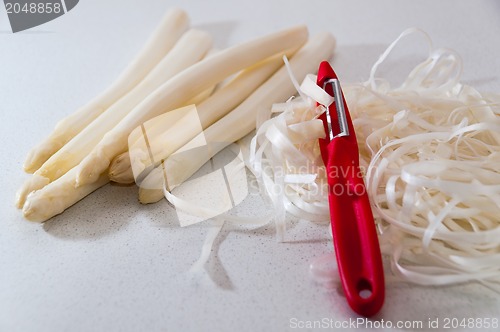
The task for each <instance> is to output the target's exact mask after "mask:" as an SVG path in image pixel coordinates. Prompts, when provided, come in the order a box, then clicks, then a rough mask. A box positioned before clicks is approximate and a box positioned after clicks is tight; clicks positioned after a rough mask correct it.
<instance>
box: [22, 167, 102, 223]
mask: <svg viewBox="0 0 500 332" xmlns="http://www.w3.org/2000/svg"><path fill="white" fill-rule="evenodd" d="M75 175H76V169H75V168H73V169H71V170H70V171H69V172H67V173H66V174H64V175H63V176H61V177H60V178H59V179H57V180H56V181H54V182H52V183H49V184H48V185H46V186H45V187H43V188H42V189H40V190H37V191H35V192H32V193H31V194H29V195H28V197H27V198H26V203H25V204H24V207H23V215H24V217H25V218H26V219H28V220H30V221H37V222H43V221H46V220H48V219H50V218H52V217H53V216H55V215H58V214H60V213H62V212H63V211H64V210H66V209H67V208H68V207H70V206H71V205H73V204H75V203H76V202H78V201H79V200H81V199H82V198H84V197H85V196H87V195H88V194H90V193H91V192H93V191H95V190H97V189H99V188H100V187H102V186H104V185H105V184H106V183H108V182H109V179H108V174H107V172H104V173H103V174H101V176H99V178H98V179H97V181H95V182H94V183H90V184H87V185H85V186H80V187H78V188H75V178H76V177H75Z"/></svg>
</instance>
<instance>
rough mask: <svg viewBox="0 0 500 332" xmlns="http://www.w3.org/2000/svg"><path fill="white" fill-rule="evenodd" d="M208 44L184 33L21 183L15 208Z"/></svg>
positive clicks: (202, 35) (202, 36) (206, 38)
mask: <svg viewBox="0 0 500 332" xmlns="http://www.w3.org/2000/svg"><path fill="white" fill-rule="evenodd" d="M211 45H212V38H211V37H210V35H209V34H208V33H206V32H203V31H200V30H194V29H193V30H189V31H188V32H186V33H185V34H184V35H183V36H182V37H181V38H180V39H179V41H178V42H177V43H176V44H175V46H174V47H173V48H172V50H171V51H170V52H168V54H167V55H166V56H165V57H164V58H163V59H162V60H161V61H160V63H158V65H157V66H155V68H153V70H152V71H151V72H150V73H149V74H148V75H147V76H146V77H145V78H144V79H143V80H142V81H141V82H140V83H139V84H138V85H137V86H136V87H135V88H134V89H132V90H131V91H130V92H129V93H127V94H126V95H125V96H123V97H122V98H120V99H119V100H118V101H117V102H116V103H114V104H113V105H112V106H111V107H110V108H109V109H108V110H107V111H106V112H104V113H102V114H101V115H100V116H99V117H98V118H97V119H95V120H94V121H93V122H92V123H90V124H89V125H88V126H87V127H85V128H84V129H83V130H82V131H81V132H80V133H78V134H77V135H76V136H75V137H74V138H73V139H72V140H70V141H69V142H68V143H66V144H65V145H64V146H63V147H62V148H61V149H59V150H58V151H57V152H56V153H55V154H53V155H52V156H51V157H50V158H49V159H48V160H47V161H46V162H45V163H44V164H43V165H42V166H41V167H40V168H39V169H38V170H37V171H36V172H35V173H34V174H33V177H31V178H29V179H28V180H26V181H25V183H24V184H23V186H22V187H21V189H20V190H19V191H18V193H17V198H16V205H17V207H18V208H21V207H22V206H23V204H24V201H25V199H26V196H27V195H28V194H29V193H30V192H32V191H34V190H37V189H40V188H42V187H43V185H45V184H47V183H50V182H52V181H54V180H55V179H57V178H58V177H60V176H62V175H63V174H64V173H66V172H67V171H68V170H70V169H71V168H73V167H75V166H76V165H78V163H80V161H82V159H83V158H84V157H85V156H86V155H87V154H89V152H90V151H92V149H93V148H94V146H95V145H96V144H97V143H98V142H99V141H100V140H101V139H102V138H103V137H104V135H105V134H106V133H107V132H108V131H110V130H112V129H113V128H114V127H115V126H116V125H117V124H118V123H119V122H120V120H121V119H123V118H124V117H125V116H126V115H127V114H128V113H129V112H130V111H131V110H132V109H133V108H134V107H135V106H136V105H138V104H139V103H140V102H141V101H142V100H143V99H144V98H146V97H147V96H148V95H149V94H150V93H151V92H153V91H154V90H155V89H156V88H157V87H158V86H160V85H161V84H162V83H163V82H165V81H166V80H168V79H169V78H171V77H173V76H175V75H176V74H178V73H179V72H181V71H182V70H184V69H186V68H188V67H189V66H191V65H193V64H194V63H196V62H198V61H199V60H200V59H202V58H203V57H204V56H205V54H206V53H207V52H208V51H209V50H210V47H211ZM43 178H46V179H43Z"/></svg>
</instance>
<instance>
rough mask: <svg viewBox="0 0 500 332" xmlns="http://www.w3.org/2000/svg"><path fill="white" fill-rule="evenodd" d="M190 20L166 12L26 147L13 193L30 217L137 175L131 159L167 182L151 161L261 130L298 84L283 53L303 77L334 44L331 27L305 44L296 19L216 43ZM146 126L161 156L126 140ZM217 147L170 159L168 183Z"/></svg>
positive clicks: (156, 195) (151, 177)
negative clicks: (122, 64)
mask: <svg viewBox="0 0 500 332" xmlns="http://www.w3.org/2000/svg"><path fill="white" fill-rule="evenodd" d="M188 25H189V24H188V17H187V15H186V13H185V12H183V11H182V10H179V9H174V10H171V11H169V12H168V13H167V14H166V16H165V17H164V19H163V21H162V22H161V24H160V26H159V27H158V28H157V29H156V31H155V32H154V33H153V35H152V36H151V38H150V39H149V41H148V42H147V43H146V46H145V47H144V49H143V50H142V52H141V53H140V54H139V55H138V56H137V58H136V59H134V60H133V61H132V62H131V64H130V65H129V66H128V67H127V68H126V70H125V71H124V73H123V74H122V75H121V76H120V77H119V78H118V79H117V81H116V82H115V83H114V84H113V85H112V86H111V87H109V88H108V89H107V90H105V91H104V92H103V93H102V94H101V95H100V96H98V97H96V98H94V99H93V100H92V101H90V102H89V103H88V104H87V105H85V106H83V107H82V108H80V109H79V110H78V111H76V112H75V113H73V114H72V115H70V116H68V117H66V118H65V119H63V120H62V121H60V122H59V123H58V124H57V125H56V127H55V129H54V131H53V133H51V134H50V135H49V137H48V138H47V139H45V140H44V141H42V142H41V143H40V144H39V145H38V146H36V147H35V148H34V149H33V150H32V151H31V152H30V153H29V155H28V157H27V159H26V162H25V164H24V168H25V170H26V171H27V172H29V173H33V175H32V176H31V177H30V178H29V179H28V180H27V181H26V182H25V183H24V185H23V186H22V187H21V189H20V190H19V191H18V193H17V197H16V205H17V206H18V207H19V208H22V209H23V214H24V217H25V218H26V219H28V220H31V221H40V222H41V221H45V220H47V219H49V218H51V217H53V216H55V215H57V214H59V213H61V212H63V211H64V210H65V209H66V208H68V207H70V206H71V205H73V204H74V203H76V202H78V201H79V200H81V199H82V198H83V197H85V196H86V195H88V194H90V193H91V192H93V191H95V190H96V189H98V188H100V187H101V186H103V185H105V184H106V183H108V182H109V181H110V179H111V180H112V181H115V182H120V183H132V182H134V177H133V171H132V165H136V166H134V167H136V168H137V167H138V169H137V170H134V172H140V173H141V176H142V178H143V179H145V180H144V181H149V182H155V181H159V182H158V183H163V182H161V181H162V179H157V173H158V170H157V168H155V167H157V166H158V165H156V164H154V163H152V162H151V161H152V160H165V158H167V157H168V156H170V155H172V154H174V153H176V152H178V151H185V150H189V149H190V146H192V145H193V144H196V141H197V139H198V137H199V136H200V135H204V138H205V139H206V140H209V141H213V142H222V141H223V142H228V144H229V143H231V142H234V141H236V140H238V139H240V138H242V137H243V136H245V135H247V134H248V133H250V132H251V131H252V130H253V129H255V123H256V114H257V111H258V110H259V109H261V108H269V107H270V106H271V105H272V104H273V103H275V102H280V101H283V100H285V99H287V98H288V97H290V96H291V95H293V93H294V88H293V86H292V84H291V83H290V82H289V79H288V75H287V73H286V70H285V68H281V69H280V67H282V60H281V59H282V57H283V56H287V57H291V61H290V64H291V68H292V70H293V71H294V74H295V75H296V77H297V78H298V79H302V78H303V77H305V75H306V74H307V73H310V72H313V71H314V70H315V68H316V66H317V64H318V63H319V62H320V61H321V60H324V59H328V58H329V57H330V56H331V55H332V53H333V49H334V46H335V40H334V38H333V37H332V36H331V35H330V34H327V33H324V34H319V35H318V36H316V37H314V38H312V39H311V40H310V41H309V42H308V43H307V44H306V42H307V39H308V32H307V28H306V27H304V26H298V27H293V28H289V29H286V30H283V31H280V32H277V33H273V34H270V35H267V36H264V37H261V38H258V39H255V40H252V41H249V42H246V43H242V44H239V45H236V46H233V47H230V48H227V49H225V50H222V51H217V52H210V50H211V48H212V39H211V37H210V35H208V34H207V33H205V32H203V31H199V30H194V29H191V30H188V29H189V28H188ZM304 44H305V45H304ZM232 75H234V77H232V78H231V79H230V81H229V82H228V83H225V84H224V85H223V86H222V87H221V88H220V89H218V90H216V91H215V92H213V90H214V87H215V86H216V85H217V84H219V83H220V82H222V81H224V80H226V79H227V78H228V77H231V76H232ZM192 104H196V110H197V113H196V114H197V121H193V119H192V117H191V116H190V114H191V113H190V112H189V111H187V110H188V109H190V107H186V106H187V105H192ZM185 110H186V111H185ZM162 114H165V115H162ZM148 120H149V121H148ZM144 125H148V128H149V130H148V139H149V140H150V142H151V143H152V144H151V145H150V146H151V147H153V148H152V150H151V151H150V153H151V154H152V155H153V157H154V158H152V159H151V158H150V157H151V156H149V157H147V158H146V157H145V158H143V159H142V160H141V158H139V159H138V158H136V159H135V160H132V161H131V158H130V157H131V156H132V155H133V154H132V153H130V154H129V152H128V150H129V143H130V147H131V148H133V147H134V144H137V141H138V139H139V136H140V135H138V134H137V132H138V130H141V128H144ZM136 128H139V129H136ZM131 133H132V135H131ZM129 136H130V138H129ZM223 147H224V146H221V147H220V149H222V148H223ZM220 149H218V150H212V151H211V152H210V154H205V155H197V156H190V157H189V158H190V159H189V160H176V163H175V165H171V167H169V179H172V181H173V182H172V183H169V189H171V188H173V187H175V186H177V185H178V184H180V183H182V182H183V181H185V180H186V179H187V178H189V177H190V176H191V175H192V174H194V173H195V172H196V171H197V170H198V169H199V168H200V167H201V166H202V165H203V164H204V163H205V162H207V161H208V160H209V159H210V158H211V157H213V155H215V154H216V153H217V152H218V151H220ZM186 158H187V157H186ZM137 165H138V166H137ZM152 188H153V189H144V188H143V189H141V190H140V196H139V197H140V201H141V202H143V203H150V202H155V201H158V200H160V199H161V198H162V197H163V192H162V190H161V189H159V188H156V187H152Z"/></svg>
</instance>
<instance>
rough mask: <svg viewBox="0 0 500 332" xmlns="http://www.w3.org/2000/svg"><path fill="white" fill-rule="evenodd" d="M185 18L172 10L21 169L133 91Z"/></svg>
mask: <svg viewBox="0 0 500 332" xmlns="http://www.w3.org/2000/svg"><path fill="white" fill-rule="evenodd" d="M188 25H189V19H188V16H187V14H186V13H185V12H184V11H183V10H181V9H172V10H170V11H168V12H167V14H166V15H165V16H164V17H163V19H162V21H161V23H160V25H159V26H158V27H157V28H156V30H155V31H154V33H153V34H152V36H151V37H150V38H149V39H148V41H147V42H146V44H145V46H144V47H143V49H142V51H141V52H140V53H139V54H138V55H137V56H136V58H135V59H134V60H133V61H132V62H130V64H129V65H128V67H126V68H125V70H124V71H123V72H122V74H121V75H120V76H119V77H118V78H117V79H116V81H115V82H114V83H113V84H112V85H111V86H110V87H109V88H107V89H106V90H105V91H104V92H102V93H101V94H100V95H98V96H97V97H95V98H94V99H92V100H91V101H90V102H88V103H87V104H86V105H84V106H82V107H81V108H79V109H78V110H77V111H76V112H75V113H73V114H71V115H69V116H67V117H66V118H64V119H62V120H61V121H59V122H58V123H57V124H56V126H55V128H54V130H53V132H52V133H51V134H50V135H49V136H48V137H47V138H46V139H44V140H43V141H42V142H41V143H39V144H38V145H37V146H36V147H35V148H33V149H32V150H31V151H30V152H29V153H28V156H27V157H26V160H25V162H24V165H23V166H24V170H25V171H26V172H28V173H33V172H35V171H36V170H37V169H38V168H40V166H42V164H43V163H44V162H45V161H46V160H47V159H49V157H50V156H52V155H53V154H54V153H55V152H56V151H57V150H59V149H60V148H61V147H62V146H64V144H66V143H67V142H68V141H69V140H71V139H72V138H73V137H74V136H76V135H77V134H78V133H79V132H80V131H82V130H83V128H85V127H86V126H88V125H89V124H90V123H91V122H92V121H93V120H94V119H96V118H97V117H98V116H99V115H100V114H101V113H102V112H104V111H105V110H106V109H107V108H108V107H109V106H111V105H112V104H113V103H114V102H115V101H117V100H118V99H119V98H121V97H122V96H123V95H125V94H126V93H127V92H129V91H130V90H131V89H133V88H134V87H135V86H136V85H137V84H139V82H140V81H141V80H142V79H143V78H144V77H145V76H146V75H147V74H148V73H149V72H150V71H151V69H153V67H154V66H155V65H156V64H157V63H158V62H160V60H161V59H162V58H163V57H164V56H165V54H167V52H168V51H170V49H171V48H172V47H173V46H174V45H175V43H176V42H177V40H178V39H179V38H180V37H181V35H182V34H183V33H184V32H185V31H186V30H187V28H188Z"/></svg>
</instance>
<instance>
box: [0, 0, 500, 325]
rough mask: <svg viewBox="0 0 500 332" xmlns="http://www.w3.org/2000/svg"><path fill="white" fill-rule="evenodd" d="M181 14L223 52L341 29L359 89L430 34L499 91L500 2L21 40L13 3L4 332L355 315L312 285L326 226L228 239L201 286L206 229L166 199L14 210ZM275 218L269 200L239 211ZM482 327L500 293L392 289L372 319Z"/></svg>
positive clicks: (236, 17) (474, 79) (194, 4)
mask: <svg viewBox="0 0 500 332" xmlns="http://www.w3.org/2000/svg"><path fill="white" fill-rule="evenodd" d="M146 3H147V4H146ZM174 5H177V6H180V7H182V8H185V9H186V10H187V11H188V12H189V14H190V16H191V19H192V23H193V24H194V25H195V26H198V27H200V28H205V29H207V30H208V31H210V32H211V33H212V34H213V35H214V36H215V39H216V44H217V45H218V46H220V47H225V46H227V45H232V44H234V43H236V42H241V41H244V40H247V39H249V38H252V37H256V36H259V35H262V34H264V33H267V32H269V31H274V30H277V29H279V28H282V27H286V26H289V25H292V24H297V23H306V24H307V25H308V26H309V28H310V30H311V32H312V33H314V32H318V31H321V30H329V31H331V32H332V33H334V34H335V36H336V37H337V41H338V47H337V50H336V54H335V57H334V60H333V63H334V65H335V66H336V68H337V72H338V74H339V76H340V77H342V79H343V81H346V82H354V81H360V80H364V79H366V78H367V76H368V73H369V68H370V67H371V65H372V64H373V62H374V61H375V60H376V59H377V57H378V55H379V54H380V53H381V52H382V51H383V50H384V48H385V47H386V46H387V45H388V44H389V43H390V42H392V41H393V40H394V39H395V38H396V37H397V36H398V35H399V33H400V32H401V31H403V30H404V29H405V28H407V27H411V26H417V27H420V28H422V29H424V30H425V31H427V32H428V33H429V34H430V35H431V36H432V38H433V40H434V44H435V45H436V46H443V47H450V48H453V49H455V50H457V51H458V52H459V54H461V55H462V57H463V59H464V63H465V70H464V80H465V81H466V82H468V83H469V84H472V85H474V86H476V87H477V88H479V89H481V90H496V91H497V92H498V91H499V89H500V71H499V70H500V57H499V56H498V54H499V53H500V38H499V32H500V3H499V2H498V1H494V0H491V1H463V0H462V1H455V0H446V1H432V0H426V1H409V0H405V1H396V0H393V1H388V0H384V1H368V0H367V1H359V0H358V1H349V2H348V1H345V2H342V1H326V0H325V1H319V0H318V1H314V0H309V1H304V0H296V1H286V0H271V1H269V0H268V1H264V0H262V1H261V0H258V1H256V0H255V1H241V2H236V1H229V0H221V1H204V0H198V1H194V0H185V1H180V0H179V1H177V0H171V1H161V0H149V1H140V0H108V1H98V0H86V1H80V3H79V4H78V6H77V7H75V8H74V9H73V10H72V11H71V12H69V13H68V14H66V15H65V16H63V17H61V18H59V19H56V20H54V21H52V22H49V23H47V24H45V25H42V26H39V27H36V28H33V29H31V30H29V31H26V32H22V33H18V34H12V33H11V32H10V27H9V25H8V22H7V16H6V12H5V10H4V8H3V7H1V6H0V102H1V103H0V126H1V130H0V135H1V142H2V144H0V158H2V159H1V161H2V168H1V169H2V188H3V189H2V190H1V191H0V197H1V198H0V211H1V218H0V331H2V332H4V331H9V332H10V331H38V332H43V331H51V332H52V331H235V330H237V331H285V330H289V329H293V327H294V325H293V322H294V319H297V320H300V321H312V320H320V319H323V318H327V319H333V320H336V321H348V320H349V319H356V318H357V317H358V316H356V315H355V314H353V313H352V312H351V311H350V309H349V308H348V306H347V304H346V302H345V301H344V298H343V297H342V295H341V294H340V293H339V292H338V291H337V290H328V289H325V288H323V287H321V286H319V285H317V284H315V283H314V282H312V280H311V279H310V276H309V274H308V265H309V262H310V261H311V260H312V259H313V258H314V257H317V256H320V255H322V254H324V253H327V252H329V251H331V250H332V246H331V242H330V240H329V235H328V228H326V227H325V226H318V225H314V224H311V223H306V222H294V223H292V226H291V227H289V230H288V233H287V242H286V243H277V242H276V240H275V237H274V227H273V226H272V225H270V226H269V227H267V228H263V229H259V230H258V231H238V230H235V229H233V230H230V229H229V228H224V230H223V233H222V235H221V236H220V237H219V239H218V240H217V243H216V247H215V250H216V253H217V255H216V256H215V257H213V258H212V259H211V260H210V262H209V267H208V270H209V276H211V279H210V278H208V277H207V279H206V280H201V281H198V282H194V281H193V280H192V279H190V278H189V277H188V274H187V271H188V269H189V268H190V266H191V264H192V263H193V262H194V261H195V260H196V259H197V258H198V255H199V253H200V249H201V246H202V244H203V241H204V239H205V234H206V233H207V227H206V226H203V225H200V226H193V227H187V228H183V229H181V228H180V227H179V226H178V224H177V221H176V218H175V212H174V211H173V209H172V208H171V207H170V206H169V205H168V204H167V203H166V202H165V201H163V202H161V203H158V204H156V205H151V206H141V205H140V204H139V203H138V202H137V190H136V189H135V188H133V187H120V186H111V185H108V186H106V187H104V188H102V189H100V190H98V191H97V192H95V193H93V194H92V195H90V196H89V197H87V198H86V199H84V200H83V201H81V202H79V203H78V204H77V205H75V206H74V207H72V208H70V209H69V210H67V211H66V212H64V214H62V215H60V216H58V217H56V218H53V219H52V220H50V221H49V222H47V223H45V224H44V225H43V226H42V225H40V224H32V223H29V222H26V221H25V220H23V218H22V216H21V213H20V212H19V211H18V210H16V209H15V207H14V206H13V201H14V194H15V191H16V190H17V188H18V187H19V186H20V185H21V183H22V182H23V181H24V179H25V178H26V177H27V175H25V174H24V173H23V172H22V170H21V169H22V167H21V164H22V162H23V160H24V157H25V155H26V153H27V152H28V150H29V149H30V148H31V147H32V146H33V145H34V144H35V143H36V142H37V141H39V140H40V139H41V138H42V137H44V136H45V135H46V134H47V133H48V132H49V131H50V130H51V129H52V128H53V126H54V125H55V123H56V121H57V120H58V119H60V118H61V117H62V116H63V115H65V114H67V113H69V112H71V111H72V110H75V109H76V108H77V107H78V106H80V105H82V104H83V103H85V102H86V101H87V100H89V99H90V98H91V97H93V96H95V95H96V94H97V93H98V92H100V91H101V90H102V89H103V88H105V87H106V86H107V85H108V84H109V83H111V82H112V80H113V79H114V78H115V77H116V76H117V75H118V73H119V72H120V71H121V69H122V68H124V66H125V65H126V64H127V62H128V61H129V60H130V59H131V58H132V57H133V56H134V55H135V54H136V53H137V51H138V50H139V49H140V47H141V46H142V43H143V41H144V39H145V38H146V37H147V36H148V35H149V33H150V32H151V31H152V29H153V28H154V27H155V26H156V24H157V23H158V21H159V19H160V18H161V17H162V15H163V13H164V12H165V11H166V9H167V8H170V7H172V6H174ZM389 75H390V73H389ZM263 209H264V207H263V205H262V204H261V203H260V202H259V200H258V199H254V200H249V201H246V202H245V203H244V205H243V206H242V207H241V211H242V212H243V213H244V212H246V213H250V212H254V211H256V212H261V211H262V210H263ZM469 317H490V318H497V319H498V318H500V301H499V299H498V295H497V294H494V293H491V292H490V291H488V290H487V289H485V288H483V287H481V286H479V285H477V284H468V285H462V286H455V287H416V286H412V285H408V284H394V285H393V284H390V285H388V289H387V294H386V302H385V306H384V308H383V310H382V311H381V312H380V313H379V314H378V315H377V316H376V317H375V320H377V319H378V321H379V322H380V321H381V320H382V319H383V320H384V321H391V322H394V323H395V322H397V321H422V322H423V324H424V327H426V326H428V322H429V320H432V321H434V320H436V319H439V320H440V322H442V321H443V320H444V319H445V318H458V319H462V318H469ZM360 330H362V329H360ZM392 330H397V329H396V328H394V329H392Z"/></svg>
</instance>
